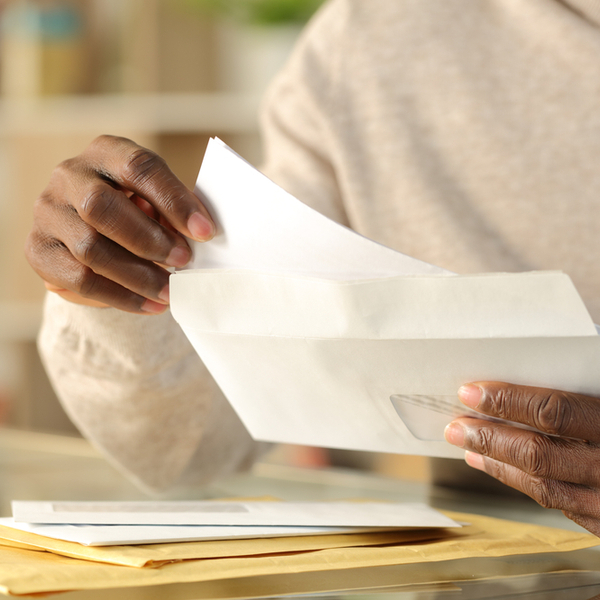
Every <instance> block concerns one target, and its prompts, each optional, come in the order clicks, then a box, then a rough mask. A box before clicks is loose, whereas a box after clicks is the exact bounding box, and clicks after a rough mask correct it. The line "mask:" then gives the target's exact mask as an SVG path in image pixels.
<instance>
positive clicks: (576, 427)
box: [458, 381, 600, 442]
mask: <svg viewBox="0 0 600 600" xmlns="http://www.w3.org/2000/svg"><path fill="white" fill-rule="evenodd" d="M458 395H459V398H460V399H461V401H462V402H463V404H465V405H467V406H469V407H470V408H473V409H475V410H477V411H478V412H480V413H483V414H486V415H490V416H493V417H499V418H501V419H506V420H508V421H516V422H517V423H523V424H525V425H529V426H531V427H534V428H535V429H538V430H539V431H541V432H543V433H548V434H551V435H559V436H563V437H571V438H576V439H580V440H587V441H590V442H600V398H594V397H592V396H585V395H583V394H574V393H571V392H563V391H559V390H553V389H548V388H541V387H531V386H526V385H513V384H510V383H503V382H491V381H479V382H475V383H470V384H468V385H464V386H462V387H461V388H460V390H459V391H458Z"/></svg>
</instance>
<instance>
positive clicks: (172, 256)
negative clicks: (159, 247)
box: [165, 246, 192, 267]
mask: <svg viewBox="0 0 600 600" xmlns="http://www.w3.org/2000/svg"><path fill="white" fill-rule="evenodd" d="M190 258H192V253H191V251H190V249H189V248H188V247H187V246H175V248H173V250H171V252H169V256H167V260H165V264H166V265H169V267H185V265H187V264H188V263H189V262H190Z"/></svg>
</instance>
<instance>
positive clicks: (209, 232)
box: [187, 212, 215, 242]
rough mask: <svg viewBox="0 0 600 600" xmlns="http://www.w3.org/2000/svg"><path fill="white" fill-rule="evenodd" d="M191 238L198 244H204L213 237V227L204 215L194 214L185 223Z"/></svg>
mask: <svg viewBox="0 0 600 600" xmlns="http://www.w3.org/2000/svg"><path fill="white" fill-rule="evenodd" d="M187 227H188V229H189V230H190V233H191V234H192V237H193V238H194V239H195V240H198V241H199V242H206V241H208V240H210V239H212V238H213V237H214V235H215V226H214V225H213V223H212V222H211V221H209V220H208V219H207V218H206V217H205V216H204V215H202V214H200V213H198V212H196V213H194V214H193V215H192V216H191V217H190V218H189V219H188V222H187Z"/></svg>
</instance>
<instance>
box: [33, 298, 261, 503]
mask: <svg viewBox="0 0 600 600" xmlns="http://www.w3.org/2000/svg"><path fill="white" fill-rule="evenodd" d="M38 347H39V350H40V354H41V357H42V360H43V362H44V364H45V367H46V370H47V372H48V375H49V377H50V380H51V382H52V384H53V386H54V389H55V391H56V393H57V395H58V397H59V399H60V401H61V403H62V405H63V406H64V408H65V410H66V412H67V414H68V415H69V417H70V418H71V419H72V421H73V422H74V423H75V425H76V426H77V427H78V428H79V429H80V431H81V432H82V434H83V435H85V436H86V437H87V438H88V439H89V440H90V441H91V442H92V443H93V444H94V445H95V446H96V447H97V448H98V449H99V450H100V451H101V452H102V453H103V454H105V455H106V457H107V458H108V459H109V460H110V461H111V462H112V463H113V464H115V466H116V467H117V468H119V469H120V470H122V471H123V472H124V473H125V474H126V475H127V476H128V477H129V478H131V479H132V480H134V481H135V482H137V484H138V485H139V486H140V487H142V488H144V489H146V490H147V491H152V492H156V491H162V490H164V489H166V488H169V487H172V486H175V485H178V484H187V483H192V482H193V483H201V482H204V481H208V480H209V479H212V478H214V477H216V476H222V475H225V474H227V473H228V472H232V471H235V470H237V469H242V468H244V467H247V466H250V465H251V464H252V462H253V460H254V458H255V457H256V455H257V454H258V453H259V452H260V451H261V448H262V447H264V445H263V444H257V443H256V442H254V441H253V440H252V438H251V437H250V435H249V434H248V433H247V431H246V429H245V428H244V426H243V424H242V423H241V421H240V420H239V418H238V417H237V415H236V414H235V412H234V411H233V409H232V408H231V406H230V405H229V403H228V402H227V400H226V399H225V398H224V396H223V395H222V394H221V392H220V390H219V388H218V387H217V385H216V384H215V383H214V381H213V379H212V378H211V377H210V375H209V374H208V372H207V370H206V368H205V367H204V365H203V364H202V362H201V361H200V359H199V358H198V355H197V354H196V353H195V351H194V349H193V348H192V346H191V345H190V343H189V342H188V340H187V339H186V337H185V335H184V334H183V332H182V331H181V329H180V328H179V326H178V325H177V323H176V322H175V321H174V320H173V318H172V316H171V314H170V313H169V312H167V313H164V314H162V315H159V316H138V315H132V314H129V313H125V312H121V311H117V310H115V309H110V308H106V309H100V308H91V307H87V306H81V305H77V304H73V303H70V302H67V301H66V300H63V299H62V298H60V297H59V296H57V295H56V294H48V295H47V298H46V302H45V306H44V319H43V324H42V329H41V331H40V335H39V338H38Z"/></svg>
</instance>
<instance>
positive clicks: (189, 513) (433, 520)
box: [12, 500, 460, 535]
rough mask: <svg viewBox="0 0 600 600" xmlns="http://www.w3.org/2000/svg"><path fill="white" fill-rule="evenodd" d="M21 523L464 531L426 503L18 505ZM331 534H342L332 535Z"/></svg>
mask: <svg viewBox="0 0 600 600" xmlns="http://www.w3.org/2000/svg"><path fill="white" fill-rule="evenodd" d="M12 511H13V519H14V522H15V523H20V522H25V523H38V524H41V523H68V524H87V525H92V524H98V525H101V524H103V525H213V526H214V525H222V526H250V527H251V528H254V527H256V526H263V527H264V526H274V527H284V526H286V527H295V528H300V527H306V528H307V529H306V535H312V534H313V528H314V527H328V528H333V527H346V528H347V527H359V528H365V527H368V528H374V527H377V528H380V527H383V528H399V527H410V528H427V527H460V524H459V523H457V522H456V521H454V520H452V519H450V518H449V517H447V516H446V515H444V514H442V513H440V512H438V511H437V510H435V509H433V508H430V507H429V506H427V505H425V504H421V503H400V502H260V501H252V502H243V501H239V502H236V501H225V502H220V501H211V500H197V501H145V502H135V501H134V502H44V501H42V502H39V501H23V500H14V501H13V502H12ZM328 533H339V531H338V530H336V531H329V532H328Z"/></svg>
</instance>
